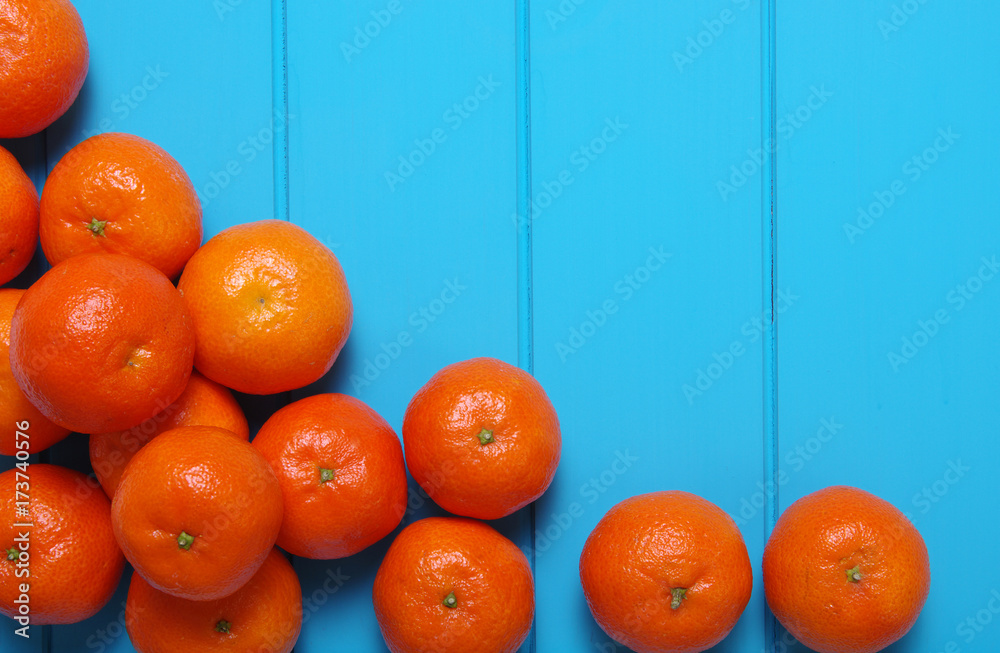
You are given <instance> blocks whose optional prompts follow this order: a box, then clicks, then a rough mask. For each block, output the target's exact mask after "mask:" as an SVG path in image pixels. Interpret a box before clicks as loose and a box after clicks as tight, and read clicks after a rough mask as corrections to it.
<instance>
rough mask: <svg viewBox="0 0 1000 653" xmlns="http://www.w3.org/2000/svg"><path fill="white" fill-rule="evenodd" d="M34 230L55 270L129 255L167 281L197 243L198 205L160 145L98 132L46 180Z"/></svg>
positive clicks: (199, 231) (190, 186) (191, 188)
mask: <svg viewBox="0 0 1000 653" xmlns="http://www.w3.org/2000/svg"><path fill="white" fill-rule="evenodd" d="M39 233H40V234H41V239H42V251H44V252H45V258H47V259H48V260H49V262H50V263H52V264H53V265H55V264H57V263H61V262H62V261H65V260H66V259H68V258H70V257H73V256H76V255H78V254H86V253H91V252H109V253H112V254H128V255H129V256H134V257H135V258H137V259H140V260H142V261H146V262H147V263H149V264H150V265H152V266H153V267H155V268H156V269H158V270H159V271H160V272H162V273H163V274H165V275H166V276H167V277H168V278H170V279H173V278H175V277H176V276H177V275H178V274H180V272H181V270H182V269H183V268H184V264H185V263H187V261H188V259H189V258H191V255H192V254H194V253H195V251H197V249H198V246H199V245H201V235H202V226H201V202H200V201H199V199H198V195H197V194H196V193H195V190H194V185H193V184H192V183H191V180H190V179H189V178H188V176H187V173H186V172H184V168H182V167H181V165H180V164H179V163H177V161H176V160H175V159H174V158H173V157H172V156H170V155H169V154H167V152H166V151H165V150H164V149H163V148H161V147H160V146H159V145H156V144H155V143H152V142H150V141H147V140H146V139H145V138H140V137H138V136H133V135H131V134H115V133H110V134H99V135H97V136H92V137H91V138H88V139H87V140H85V141H83V142H82V143H80V144H79V145H77V146H76V147H74V148H73V149H72V150H70V151H69V152H68V153H67V154H66V156H64V157H63V158H62V159H60V161H59V163H57V164H56V167H55V168H53V169H52V173H51V174H50V175H49V178H48V179H46V180H45V187H44V188H43V190H42V201H41V214H40V223H39Z"/></svg>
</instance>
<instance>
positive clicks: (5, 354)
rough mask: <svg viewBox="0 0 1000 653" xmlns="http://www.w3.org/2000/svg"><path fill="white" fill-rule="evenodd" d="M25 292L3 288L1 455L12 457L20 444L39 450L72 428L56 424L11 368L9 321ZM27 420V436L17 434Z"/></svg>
mask: <svg viewBox="0 0 1000 653" xmlns="http://www.w3.org/2000/svg"><path fill="white" fill-rule="evenodd" d="M22 295H24V291H23V290H14V289H12V288H0V454H2V455H4V456H13V455H14V454H16V453H17V452H18V450H19V449H18V447H19V446H20V448H21V449H22V450H25V451H27V452H28V453H38V452H40V451H44V450H45V449H48V448H49V447H51V446H52V445H53V444H55V443H56V442H59V441H60V440H62V439H63V438H65V437H66V436H67V435H69V429H64V428H63V427H61V426H58V425H56V424H53V423H52V422H51V421H50V420H49V419H48V418H47V417H45V416H44V415H42V414H41V413H40V412H39V411H38V409H37V408H35V407H34V406H33V405H32V404H31V402H30V401H28V398H27V397H25V396H24V393H23V392H21V388H20V387H18V385H17V381H15V380H14V375H13V373H12V372H11V371H10V321H11V319H12V318H13V317H14V307H15V306H17V302H18V301H19V300H20V299H21V296H22ZM24 422H27V423H28V426H27V428H24V429H20V430H21V431H22V432H24V433H27V434H28V438H27V439H25V438H23V437H22V438H18V437H17V431H18V429H17V424H22V425H23V423H24Z"/></svg>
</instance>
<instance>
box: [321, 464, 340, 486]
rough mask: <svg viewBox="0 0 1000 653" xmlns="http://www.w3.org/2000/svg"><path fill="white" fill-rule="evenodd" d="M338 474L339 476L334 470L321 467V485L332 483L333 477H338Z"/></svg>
mask: <svg viewBox="0 0 1000 653" xmlns="http://www.w3.org/2000/svg"><path fill="white" fill-rule="evenodd" d="M336 474H337V473H336V471H334V470H332V469H326V468H324V467H320V468H319V482H320V483H327V482H329V481H332V480H333V477H334V476H336Z"/></svg>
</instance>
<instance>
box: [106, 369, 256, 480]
mask: <svg viewBox="0 0 1000 653" xmlns="http://www.w3.org/2000/svg"><path fill="white" fill-rule="evenodd" d="M178 426H217V427H219V428H223V429H226V430H227V431H232V432H233V433H235V434H236V435H238V436H239V437H240V439H242V440H249V439H250V428H249V426H248V425H247V418H246V417H245V416H244V415H243V409H242V408H240V405H239V404H238V403H236V400H235V399H234V398H233V393H231V392H230V391H229V390H228V389H226V388H224V387H222V386H221V385H219V384H218V383H216V382H215V381H210V380H208V379H206V378H205V377H203V376H202V375H201V374H198V373H197V372H192V373H191V378H190V379H189V380H188V384H187V387H186V388H184V392H183V393H181V396H180V397H178V398H177V401H175V402H174V403H172V404H170V405H169V406H167V407H166V408H165V409H163V411H161V412H160V413H157V414H156V415H154V416H153V417H150V418H149V419H147V420H146V421H144V422H143V423H142V424H139V425H138V426H133V427H132V428H130V429H127V430H124V431H111V432H109V433H94V434H93V435H91V436H90V466H91V467H93V469H94V473H95V474H96V475H97V480H99V481H100V482H101V486H102V487H103V488H104V491H105V492H106V493H107V495H108V496H109V497H113V496H114V495H115V490H116V489H117V488H118V483H119V481H120V480H121V477H122V472H124V471H125V466H126V465H128V463H129V461H130V460H132V457H133V456H134V455H135V454H136V452H137V451H139V449H140V448H142V446H143V445H145V444H146V443H147V442H149V441H150V440H152V439H153V438H155V437H156V436H157V435H159V434H160V433H164V432H166V431H169V430H171V429H175V428H177V427H178Z"/></svg>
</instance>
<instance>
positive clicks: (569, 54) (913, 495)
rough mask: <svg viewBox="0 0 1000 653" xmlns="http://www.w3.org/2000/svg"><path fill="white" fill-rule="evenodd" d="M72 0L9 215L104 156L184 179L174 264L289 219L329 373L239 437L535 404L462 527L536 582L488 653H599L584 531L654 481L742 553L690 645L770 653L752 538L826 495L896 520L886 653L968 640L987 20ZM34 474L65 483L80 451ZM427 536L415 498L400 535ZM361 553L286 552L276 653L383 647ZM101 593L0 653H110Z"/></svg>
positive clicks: (935, 652) (980, 482)
mask: <svg viewBox="0 0 1000 653" xmlns="http://www.w3.org/2000/svg"><path fill="white" fill-rule="evenodd" d="M76 5H77V7H78V9H79V11H80V13H81V15H82V17H83V20H84V24H85V27H86V29H87V33H88V37H89V41H90V47H91V63H90V72H89V75H88V78H87V82H86V84H85V85H84V88H83V91H82V92H81V95H80V98H79V99H78V101H77V102H76V104H75V105H74V106H73V108H72V109H71V110H70V112H69V113H67V115H65V116H64V117H63V118H61V119H60V120H59V121H58V122H56V124H54V125H53V126H52V127H51V128H50V129H49V130H47V131H46V132H45V133H43V134H41V135H39V136H36V137H32V138H29V139H22V140H19V141H4V142H3V145H4V146H5V147H8V149H11V150H12V151H13V152H14V154H15V155H16V156H17V157H18V158H19V160H20V161H21V162H22V163H23V164H24V165H25V167H26V169H27V171H28V172H29V174H30V176H31V177H32V178H33V180H34V181H35V183H36V185H37V186H38V187H39V189H40V188H41V187H42V185H43V183H44V178H45V176H46V174H47V173H48V171H49V170H51V168H52V167H53V166H54V165H55V163H56V162H57V161H58V160H59V158H60V157H61V156H62V155H63V154H65V152H67V151H68V150H69V149H70V148H71V147H73V146H74V145H76V144H77V143H78V142H80V141H81V140H83V139H85V138H86V137H88V136H90V135H92V134H95V133H99V132H104V131H124V132H130V133H134V134H138V135H141V136H144V137H146V138H149V139H151V140H153V141H155V142H157V143H158V144H160V145H161V146H163V147H164V148H165V149H166V150H167V151H169V152H170V153H171V154H172V155H173V156H174V157H175V158H177V159H178V161H180V162H181V164H182V165H183V166H184V167H185V169H186V170H187V172H188V174H189V175H190V177H191V179H192V181H193V182H194V184H195V186H196V187H197V189H198V191H199V194H200V195H201V197H202V202H203V205H204V210H205V227H206V238H208V237H211V236H212V235H214V234H216V233H218V232H219V231H221V230H222V229H224V228H226V227H228V226H230V225H233V224H237V223H241V222H246V221H250V220H259V219H264V218H270V217H278V218H282V219H288V220H291V221H292V222H294V223H296V224H299V225H302V226H303V227H305V228H307V229H308V230H309V231H310V232H312V233H313V234H314V235H315V236H316V237H318V238H319V239H320V240H322V241H323V242H324V243H326V244H327V245H328V246H329V247H330V248H331V249H332V250H333V251H334V252H335V253H336V254H337V256H338V257H339V258H340V260H341V262H342V264H343V266H344V268H345V271H346V273H347V277H348V281H349V283H350V287H351V292H352V295H353V297H354V301H355V310H356V313H355V325H354V329H353V331H352V333H351V336H350V339H349V341H348V344H347V346H346V348H345V349H344V352H343V353H342V354H341V357H340V359H339V360H338V362H337V364H336V365H335V366H334V369H333V370H332V371H331V372H330V374H329V375H327V376H326V377H325V378H324V379H323V380H321V381H319V382H318V383H316V384H314V385H313V386H310V387H308V388H305V389H303V390H300V391H297V392H294V393H288V394H285V395H281V396H276V397H268V398H265V399H259V398H247V397H242V398H241V402H242V403H243V405H244V407H245V408H246V410H247V413H248V417H249V418H250V420H251V424H252V426H253V428H256V427H259V425H260V424H261V423H262V422H263V420H265V419H266V418H267V417H268V416H269V415H270V413H271V412H272V411H273V410H274V409H276V408H277V407H279V406H281V405H283V404H285V403H288V402H289V401H291V400H294V399H296V398H300V397H303V396H307V395H310V394H314V393H317V392H327V391H335V392H345V393H348V394H351V395H354V396H357V397H359V398H360V399H362V400H363V401H365V402H367V403H368V404H370V405H371V406H372V407H373V408H375V409H376V410H377V411H379V412H380V413H381V414H382V415H384V416H385V417H386V419H388V420H389V422H390V423H391V424H392V425H393V426H394V427H395V428H396V430H397V432H399V429H400V426H401V423H402V417H403V412H404V410H405V407H406V404H407V402H408V401H409V398H410V397H411V396H412V395H413V393H414V392H415V391H416V390H417V389H418V388H419V387H420V386H421V385H422V384H423V383H424V382H425V381H426V380H427V379H428V378H429V377H430V376H431V375H432V374H433V373H434V372H435V371H436V370H437V369H439V368H441V367H442V366H444V365H446V364H448V363H452V362H455V361H458V360H462V359H466V358H470V357H473V356H494V357H498V358H501V359H504V360H507V361H509V362H512V363H519V364H521V365H522V366H524V367H526V368H529V369H531V370H532V371H533V372H534V373H535V375H536V376H537V377H538V379H539V380H540V381H541V382H542V384H543V386H544V387H545V388H546V390H547V391H548V393H549V395H550V397H551V399H552V401H553V403H554V404H555V406H556V409H557V411H558V412H559V416H560V420H561V424H562V429H563V437H564V451H563V459H562V464H561V466H560V469H559V471H558V473H557V475H556V478H555V481H554V483H553V485H552V487H551V488H550V490H549V491H548V492H547V493H546V495H545V496H544V497H543V498H542V499H541V500H540V501H538V502H537V503H536V505H535V506H534V507H533V508H530V509H525V510H523V511H521V513H519V514H517V515H513V516H511V517H509V518H507V519H505V520H501V521H500V522H498V523H496V524H495V525H496V526H497V527H498V528H499V529H500V530H501V531H502V532H504V533H505V534H506V535H508V536H509V537H511V538H512V539H514V540H515V541H516V542H517V543H518V544H519V545H520V546H522V547H523V548H524V549H525V550H526V551H527V552H528V553H529V554H531V558H532V563H533V566H534V570H535V581H536V588H537V611H536V620H535V629H534V631H533V633H532V635H531V637H530V638H529V640H528V642H527V643H526V644H525V647H524V650H525V651H531V650H536V651H539V652H540V653H542V652H544V653H548V652H559V651H580V652H584V651H596V652H602V651H603V652H613V651H624V650H625V649H624V648H623V647H619V646H616V645H615V644H614V643H613V642H611V641H610V640H609V639H608V637H607V636H606V635H605V634H604V633H603V632H602V631H601V630H600V628H599V627H597V625H596V624H595V622H594V621H593V619H592V618H591V617H590V614H589V612H588V611H587V607H586V604H585V602H584V600H583V595H582V591H581V589H580V585H579V579H578V574H577V562H578V559H579V553H580V550H581V548H582V545H583V542H584V540H585V538H586V536H587V534H588V533H589V532H590V530H591V529H592V528H593V526H594V525H595V524H596V523H597V521H598V520H599V519H600V518H601V516H602V515H603V514H604V513H605V512H606V511H607V510H608V509H609V508H610V507H611V506H613V505H614V504H615V503H617V502H618V501H620V500H622V499H624V498H626V497H628V496H631V495H634V494H639V493H643V492H649V491H654V490H660V489H683V490H688V491H691V492H695V493H697V494H700V495H702V496H704V497H706V498H708V499H709V500H711V501H713V502H715V503H716V504H718V505H719V506H721V507H722V508H723V509H724V510H726V511H727V512H729V513H730V514H731V515H733V517H734V518H735V519H736V520H737V522H738V524H739V525H740V528H741V530H742V533H743V536H744V538H745V540H746V543H747V547H748V549H749V552H750V556H751V560H753V561H754V573H755V581H756V582H755V589H754V596H753V599H752V600H751V603H750V605H749V606H748V608H747V610H746V612H745V613H744V615H743V617H742V618H741V620H740V622H739V624H738V625H737V626H736V629H735V630H734V631H733V633H732V635H731V636H730V637H729V638H728V639H727V640H725V641H724V642H723V643H722V644H720V645H719V646H718V647H716V648H715V649H713V650H715V651H727V652H730V651H731V652H736V651H740V652H749V653H756V652H757V651H761V652H768V653H770V652H771V651H779V652H781V651H796V650H800V651H805V650H806V649H805V647H803V646H801V645H799V644H797V643H795V642H794V640H792V639H791V637H790V636H789V635H788V634H787V633H785V631H784V630H783V629H781V628H780V626H779V627H776V628H775V627H774V626H773V622H772V619H771V617H770V613H769V612H768V611H767V610H766V607H765V604H764V597H763V591H762V587H761V583H760V558H761V555H762V552H763V547H764V543H765V541H766V536H767V533H768V532H769V529H770V527H771V525H772V524H773V521H774V519H775V518H776V516H777V514H779V513H780V511H781V510H783V509H784V508H785V507H787V506H788V505H789V504H790V503H791V502H793V501H795V500H796V499H798V498H799V497H801V496H803V495H805V494H808V493H810V492H812V491H815V490H817V489H819V488H822V487H825V486H828V485H833V484H850V485H856V486H859V487H862V488H864V489H867V490H869V491H872V492H874V493H876V494H878V495H879V496H882V497H883V498H885V499H887V500H889V501H890V502H892V503H893V504H895V505H896V506H898V507H899V508H900V509H901V510H903V511H904V512H905V513H907V515H908V516H909V517H910V518H911V519H912V520H913V521H914V523H915V524H916V525H917V527H918V528H919V530H920V531H921V533H922V534H923V536H924V538H925V540H926V542H927V546H928V549H929V551H930V555H931V565H932V572H933V582H932V594H931V596H930V598H929V600H928V602H927V604H926V606H925V608H924V611H923V613H922V615H921V617H920V619H919V621H918V622H917V625H916V626H915V628H914V629H913V631H911V633H910V634H909V635H908V636H907V637H905V638H904V639H903V640H902V641H901V642H899V643H897V644H896V645H894V646H893V647H891V648H890V649H888V650H890V651H892V652H893V653H918V652H919V653H939V652H943V651H948V652H949V653H958V652H959V651H962V652H970V653H971V652H977V651H982V652H987V651H990V652H992V651H996V650H998V648H1000V612H991V608H992V609H993V610H998V609H1000V600H993V598H994V597H995V596H1000V565H998V564H997V559H998V554H1000V525H998V521H997V511H996V497H997V496H998V494H1000V474H998V473H997V472H998V470H1000V444H998V438H997V425H998V424H1000V402H998V401H997V396H998V391H1000V349H998V348H997V347H996V344H995V343H996V334H997V328H998V322H1000V302H998V297H1000V283H995V282H994V281H993V279H994V278H996V277H993V276H991V275H993V274H994V272H993V271H991V269H990V266H986V265H984V261H986V262H990V263H992V262H993V261H995V259H996V257H997V256H1000V228H998V218H1000V184H998V183H997V181H996V172H995V169H996V156H997V153H998V152H1000V127H998V123H997V121H996V120H995V116H996V115H997V114H998V111H1000V95H998V93H997V90H996V87H995V81H996V78H997V74H998V73H1000V47H997V45H996V42H995V34H994V32H995V27H994V26H995V25H996V24H997V22H998V20H1000V6H997V5H996V4H994V3H979V2H976V3H964V4H962V5H961V6H951V5H947V4H945V3H941V2H932V1H931V0H905V1H902V2H900V1H898V0H893V1H888V0H876V1H873V2H858V1H853V2H846V3H825V2H817V1H815V0H805V1H799V2H790V1H786V0H771V2H770V3H768V2H765V3H764V4H761V2H759V1H758V0H753V1H751V0H711V1H705V2H697V3H681V2H675V1H671V2H628V1H626V0H534V1H532V2H530V4H529V3H528V2H527V0H516V1H514V2H511V1H507V2H501V1H498V0H489V1H487V0H482V1H480V2H475V3H470V2H460V1H459V0H438V1H435V2H415V1H414V0H396V1H390V0H350V1H348V0H336V1H329V2H323V3H306V2H289V3H287V4H286V3H285V2H281V1H279V0H275V1H274V2H272V3H267V2H251V1H249V0H214V1H209V0H201V1H198V2H195V1H194V0H184V1H181V2H173V3H170V4H169V6H167V5H166V4H159V5H158V6H157V7H156V8H149V5H146V4H143V3H130V2H124V1H122V0H115V1H113V2H96V1H94V0H77V2H76ZM373 12H374V13H373ZM379 21H381V24H380V22H379ZM366 30H367V35H366V34H365V31H366ZM993 265H995V263H993ZM44 269H46V266H45V263H44V261H43V260H42V258H41V256H40V255H39V256H38V257H36V261H35V262H33V264H32V266H31V267H30V268H29V270H28V271H26V272H25V274H24V275H22V276H21V277H20V278H19V279H17V280H15V281H14V282H12V283H11V284H9V285H10V286H12V287H26V286H27V285H28V284H30V283H31V281H33V280H34V279H36V278H37V277H38V276H39V275H40V274H41V272H43V271H44ZM980 273H982V276H981V277H980V279H981V281H977V280H975V278H976V277H977V275H979V274H980ZM987 277H989V278H988V279H987ZM449 299H450V300H452V301H446V300H449ZM941 316H943V319H942V318H941ZM939 320H940V321H939ZM404 334H405V335H404ZM400 342H406V343H409V344H406V345H400V344H399V343H400ZM41 460H47V461H50V462H54V463H57V464H64V465H68V466H71V467H74V468H77V469H81V470H84V471H89V468H88V462H87V454H86V442H85V439H84V438H83V436H77V435H74V436H71V438H70V439H69V440H67V441H64V442H63V443H61V444H59V445H57V446H55V447H54V448H53V449H51V450H50V452H48V453H45V454H42V456H41ZM3 464H4V466H5V467H8V466H9V465H10V462H9V461H4V463H3ZM440 512H441V511H440V510H439V509H437V508H436V507H434V506H432V505H429V502H428V501H426V500H425V499H423V497H422V496H421V495H420V494H419V493H418V492H417V491H416V490H414V491H413V492H412V493H411V510H410V511H408V513H407V516H406V518H405V522H406V523H408V522H410V521H412V520H414V519H417V518H420V517H424V516H427V515H431V514H440ZM390 541H391V537H390V538H387V539H386V540H385V541H383V542H380V543H379V544H377V545H375V546H373V547H372V548H371V549H369V550H367V551H365V552H363V553H361V554H359V555H357V556H354V557H352V558H349V559H346V560H339V561H305V560H301V559H295V560H294V565H295V567H296V569H297V570H298V571H299V574H300V577H301V580H302V584H303V591H304V598H305V608H306V622H305V624H304V627H303V631H302V636H301V638H300V640H299V643H298V645H297V647H296V651H298V652H300V653H311V652H318V651H341V650H343V651H384V650H386V649H385V646H384V644H383V643H382V639H381V636H380V634H379V632H378V628H377V624H376V622H375V618H374V614H373V612H372V609H371V602H370V590H371V583H372V579H373V576H374V573H375V570H376V568H377V565H378V562H379V560H380V558H381V556H382V554H383V553H384V552H385V550H386V548H387V547H388V544H389V542H390ZM127 581H128V577H127V574H126V577H125V578H124V579H123V581H122V587H121V588H120V590H119V593H118V595H117V596H116V597H115V598H114V599H113V600H112V601H111V603H110V604H109V605H108V606H107V607H106V608H105V609H104V610H102V611H101V612H100V613H99V614H98V615H97V616H95V617H93V618H92V619H90V620H88V621H86V622H84V623H81V624H77V625H73V626H61V627H54V628H33V629H32V638H31V639H30V640H29V641H24V640H23V639H22V638H19V637H14V636H13V635H12V633H11V631H12V629H13V622H7V625H8V626H11V627H9V628H8V627H4V628H2V629H0V650H3V651H4V652H7V651H11V652H17V653H24V652H30V653H42V652H46V651H59V652H63V651H66V652H77V651H81V652H82V651H108V652H111V651H113V652H124V651H131V650H132V648H131V647H130V645H129V643H128V637H127V635H125V633H124V628H123V626H122V623H123V618H122V615H121V611H122V602H123V601H124V599H125V588H126V587H127ZM331 590H332V591H331ZM991 600H992V603H991Z"/></svg>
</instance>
